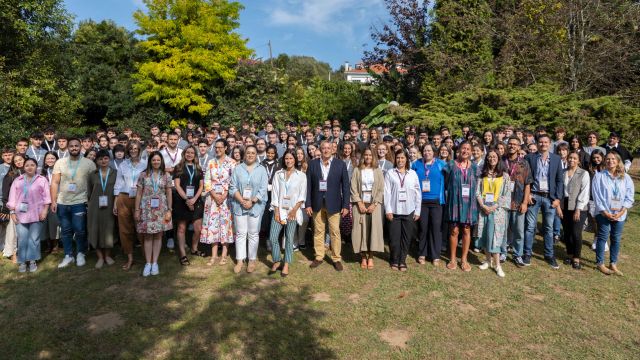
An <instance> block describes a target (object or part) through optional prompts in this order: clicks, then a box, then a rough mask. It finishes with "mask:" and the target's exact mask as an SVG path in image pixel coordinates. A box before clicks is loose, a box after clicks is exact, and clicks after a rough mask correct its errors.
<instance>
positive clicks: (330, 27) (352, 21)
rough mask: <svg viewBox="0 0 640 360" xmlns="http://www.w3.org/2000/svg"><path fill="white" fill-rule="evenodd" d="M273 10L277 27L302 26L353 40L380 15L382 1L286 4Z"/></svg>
mask: <svg viewBox="0 0 640 360" xmlns="http://www.w3.org/2000/svg"><path fill="white" fill-rule="evenodd" d="M271 4H272V5H273V7H272V8H271V9H270V10H269V15H270V20H271V23H272V24H273V25H280V26H300V27H304V28H306V29H310V30H312V31H314V32H316V33H319V34H322V33H331V34H336V33H342V34H344V35H345V36H347V37H352V36H353V33H354V28H355V27H358V28H361V27H362V26H363V25H365V26H368V25H369V24H370V23H372V22H373V21H374V18H372V16H375V15H374V14H379V13H380V9H381V5H382V0H286V1H282V0H281V1H276V2H275V5H274V4H273V2H272V3H271Z"/></svg>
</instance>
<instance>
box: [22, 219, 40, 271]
mask: <svg viewBox="0 0 640 360" xmlns="http://www.w3.org/2000/svg"><path fill="white" fill-rule="evenodd" d="M43 226H44V223H43V222H41V221H39V222H32V223H27V224H16V233H17V234H18V263H19V264H24V263H26V262H27V261H36V260H40V234H41V233H42V227H43Z"/></svg>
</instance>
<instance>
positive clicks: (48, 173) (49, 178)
mask: <svg viewBox="0 0 640 360" xmlns="http://www.w3.org/2000/svg"><path fill="white" fill-rule="evenodd" d="M47 180H49V183H51V168H47Z"/></svg>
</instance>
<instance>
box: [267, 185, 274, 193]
mask: <svg viewBox="0 0 640 360" xmlns="http://www.w3.org/2000/svg"><path fill="white" fill-rule="evenodd" d="M271 189H273V185H271V184H268V185H267V191H268V192H271Z"/></svg>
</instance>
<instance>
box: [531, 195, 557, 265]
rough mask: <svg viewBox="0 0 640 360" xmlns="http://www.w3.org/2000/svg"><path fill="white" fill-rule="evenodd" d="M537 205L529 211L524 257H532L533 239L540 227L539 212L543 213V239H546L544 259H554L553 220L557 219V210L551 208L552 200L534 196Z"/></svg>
mask: <svg viewBox="0 0 640 360" xmlns="http://www.w3.org/2000/svg"><path fill="white" fill-rule="evenodd" d="M533 198H534V200H535V202H536V203H535V204H533V205H530V206H529V209H528V210H527V222H526V223H527V225H526V226H527V231H526V232H525V235H524V255H526V256H531V253H532V250H533V239H534V237H535V236H536V226H537V225H538V211H540V210H541V211H542V225H543V226H542V228H543V230H542V231H543V233H542V237H543V238H544V257H545V258H551V257H553V220H554V218H555V217H556V209H555V208H552V207H551V199H550V198H548V197H544V196H540V195H537V194H533Z"/></svg>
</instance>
